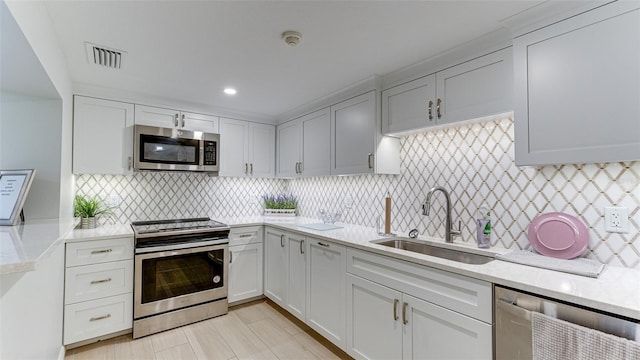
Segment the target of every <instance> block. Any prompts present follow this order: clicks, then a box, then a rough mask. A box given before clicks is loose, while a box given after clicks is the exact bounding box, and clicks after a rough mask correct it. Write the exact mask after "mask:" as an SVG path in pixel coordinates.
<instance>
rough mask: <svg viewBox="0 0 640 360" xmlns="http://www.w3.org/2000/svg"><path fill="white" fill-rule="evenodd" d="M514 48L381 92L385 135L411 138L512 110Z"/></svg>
mask: <svg viewBox="0 0 640 360" xmlns="http://www.w3.org/2000/svg"><path fill="white" fill-rule="evenodd" d="M512 82H513V65H512V55H511V48H507V49H503V50H500V51H496V52H493V53H490V54H488V55H485V56H481V57H479V58H476V59H473V60H470V61H467V62H464V63H462V64H459V65H456V66H452V67H449V68H447V69H444V70H442V71H438V72H436V73H435V74H431V75H427V76H424V77H421V78H418V79H416V80H413V81H409V82H407V83H404V84H402V85H398V86H395V87H392V88H390V89H387V90H384V91H383V92H382V131H383V133H385V134H407V133H411V132H416V131H420V130H425V129H426V128H428V127H430V126H434V125H446V124H450V123H453V122H457V121H462V120H470V119H476V118H480V117H485V116H489V115H495V114H499V113H503V112H508V111H511V110H512V109H513V97H512V95H511V94H512V89H513V85H512Z"/></svg>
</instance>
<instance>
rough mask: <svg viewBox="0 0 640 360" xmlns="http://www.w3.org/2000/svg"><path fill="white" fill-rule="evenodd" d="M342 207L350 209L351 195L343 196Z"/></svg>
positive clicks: (351, 205)
mask: <svg viewBox="0 0 640 360" xmlns="http://www.w3.org/2000/svg"><path fill="white" fill-rule="evenodd" d="M344 207H345V208H347V209H351V208H352V207H353V198H352V197H351V196H347V197H346V198H344Z"/></svg>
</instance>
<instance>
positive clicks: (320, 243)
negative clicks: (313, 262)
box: [318, 241, 329, 247]
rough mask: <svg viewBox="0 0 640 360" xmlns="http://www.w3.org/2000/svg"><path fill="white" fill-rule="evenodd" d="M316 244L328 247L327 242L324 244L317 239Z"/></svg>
mask: <svg viewBox="0 0 640 360" xmlns="http://www.w3.org/2000/svg"><path fill="white" fill-rule="evenodd" d="M318 245H320V246H324V247H329V244H325V243H323V242H320V241H318Z"/></svg>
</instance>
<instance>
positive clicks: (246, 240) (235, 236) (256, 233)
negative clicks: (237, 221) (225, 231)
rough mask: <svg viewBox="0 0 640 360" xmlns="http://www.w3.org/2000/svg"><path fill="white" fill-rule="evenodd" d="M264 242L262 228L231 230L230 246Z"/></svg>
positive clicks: (249, 227) (245, 227) (251, 227)
mask: <svg viewBox="0 0 640 360" xmlns="http://www.w3.org/2000/svg"><path fill="white" fill-rule="evenodd" d="M256 242H260V243H261V242H262V226H244V227H239V228H231V231H230V232H229V246H234V245H244V244H251V243H256Z"/></svg>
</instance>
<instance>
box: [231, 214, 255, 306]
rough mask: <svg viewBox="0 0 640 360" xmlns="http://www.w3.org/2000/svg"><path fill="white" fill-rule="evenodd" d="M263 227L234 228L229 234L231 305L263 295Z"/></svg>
mask: <svg viewBox="0 0 640 360" xmlns="http://www.w3.org/2000/svg"><path fill="white" fill-rule="evenodd" d="M262 233H263V230H262V226H246V227H240V228H232V229H231V231H230V233H229V256H230V258H229V295H228V300H229V303H234V302H237V301H241V300H246V299H251V298H253V297H256V296H260V295H262V283H263V281H262V275H263V272H262V264H263V244H262Z"/></svg>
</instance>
